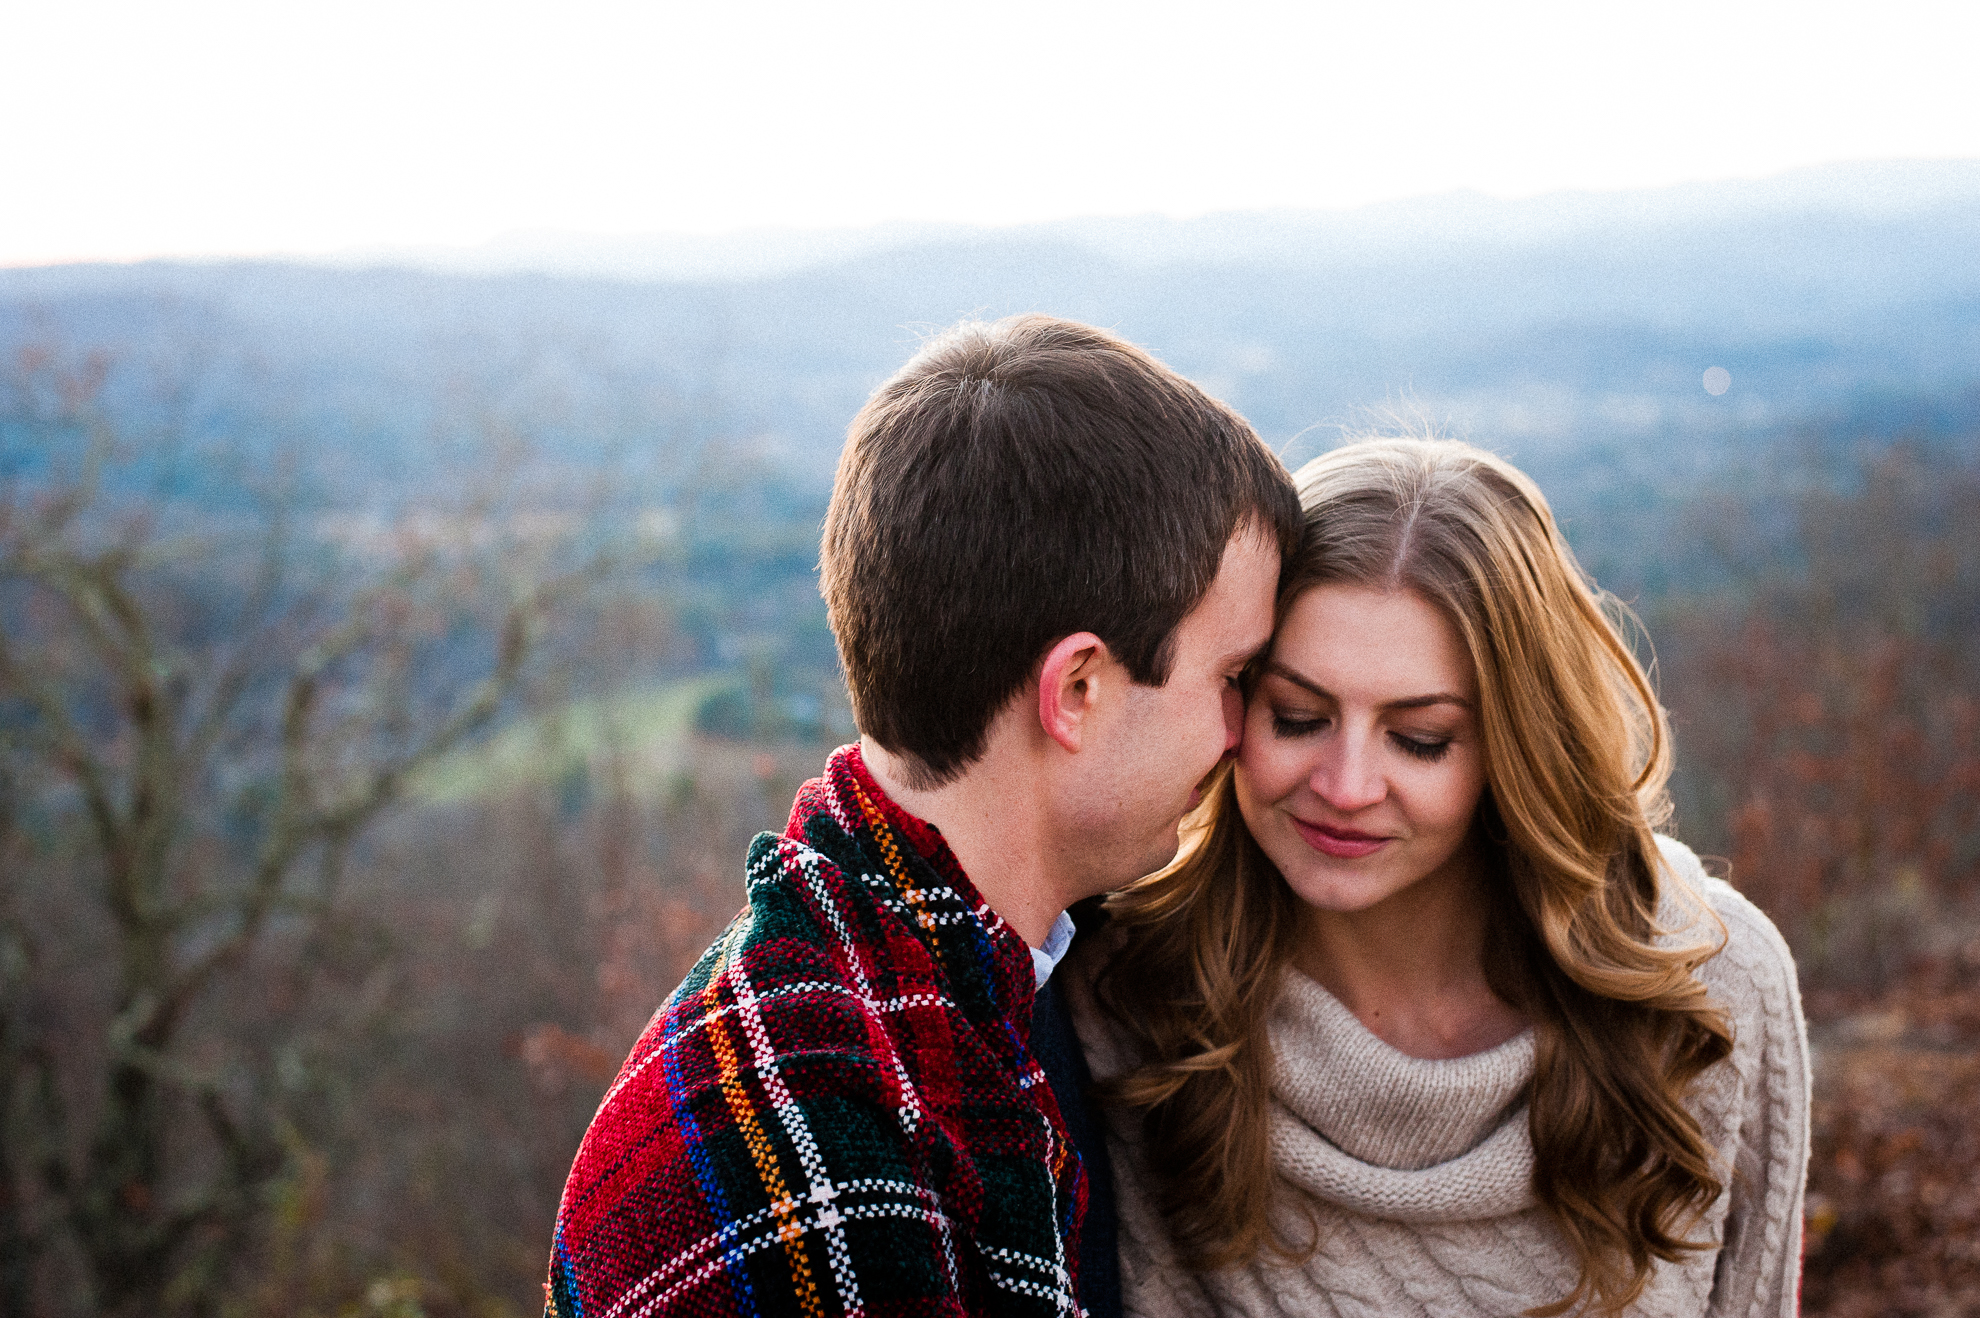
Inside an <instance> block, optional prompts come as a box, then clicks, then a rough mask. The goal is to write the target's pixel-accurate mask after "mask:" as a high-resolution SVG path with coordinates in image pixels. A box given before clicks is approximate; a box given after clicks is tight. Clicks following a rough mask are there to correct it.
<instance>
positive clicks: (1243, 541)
mask: <svg viewBox="0 0 1980 1318" xmlns="http://www.w3.org/2000/svg"><path fill="white" fill-rule="evenodd" d="M1278 587H1279V547H1278V545H1277V544H1276V543H1275V542H1274V541H1272V540H1271V539H1269V538H1268V537H1266V536H1263V535H1258V534H1255V533H1250V532H1249V530H1248V528H1246V527H1241V528H1240V529H1239V531H1238V533H1237V534H1236V535H1234V536H1232V537H1231V541H1230V543H1229V544H1228V545H1226V546H1225V547H1224V556H1223V560H1222V562H1221V563H1220V565H1219V566H1218V569H1217V576H1216V579H1215V580H1213V581H1212V582H1211V583H1210V589H1209V590H1208V591H1206V592H1204V595H1203V598H1202V599H1201V600H1199V601H1198V602H1197V605H1196V607H1195V608H1194V609H1192V610H1191V611H1190V613H1189V615H1188V616H1187V617H1185V618H1184V619H1183V627H1184V629H1185V630H1186V631H1188V632H1190V633H1194V636H1193V639H1196V640H1198V641H1199V642H1200V643H1201V644H1202V645H1204V646H1205V648H1208V649H1211V650H1213V651H1215V652H1217V657H1218V658H1220V659H1246V658H1249V657H1251V655H1253V654H1254V653H1256V651H1257V650H1258V649H1259V648H1260V647H1261V646H1263V645H1264V644H1265V643H1266V642H1267V641H1269V640H1270V639H1271V633H1272V601H1273V597H1274V596H1275V595H1276V594H1277V592H1278Z"/></svg>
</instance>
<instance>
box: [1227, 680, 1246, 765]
mask: <svg viewBox="0 0 1980 1318" xmlns="http://www.w3.org/2000/svg"><path fill="white" fill-rule="evenodd" d="M1243 740H1244V692H1242V691H1239V690H1238V689H1237V688H1236V687H1228V686H1227V687H1225V688H1224V754H1226V755H1229V754H1230V753H1231V752H1232V751H1234V750H1236V749H1237V748H1238V743H1239V742H1241V741H1243Z"/></svg>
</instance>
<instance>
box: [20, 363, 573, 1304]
mask: <svg viewBox="0 0 1980 1318" xmlns="http://www.w3.org/2000/svg"><path fill="white" fill-rule="evenodd" d="M104 378H105V371H104V368H103V366H102V365H101V364H100V363H98V364H86V365H84V366H83V367H81V368H73V369H66V370H65V369H59V368H58V367H57V366H56V365H55V364H54V363H53V361H52V359H50V358H48V357H46V356H45V355H42V356H33V357H24V358H23V359H22V360H20V361H18V362H16V363H15V366H14V369H13V370H12V371H11V372H10V373H9V375H8V377H7V380H6V381H5V385H4V387H5V388H6V389H7V391H8V393H7V397H6V398H5V400H4V410H3V411H0V417H3V418H4V424H6V425H7V426H8V427H9V428H10V429H12V430H13V431H22V430H27V431H32V432H34V434H33V435H31V436H30V438H31V440H32V443H31V444H30V445H29V446H28V448H27V450H26V451H29V452H32V453H35V454H39V455H41V457H42V459H43V461H42V462H41V463H40V465H39V469H36V470H28V471H16V472H14V473H12V474H11V476H10V478H9V479H8V482H7V485H6V487H5V489H4V490H0V993H3V994H4V996H0V1309H4V1310H5V1312H7V1313H10V1314H11V1313H22V1314H26V1313H32V1312H37V1311H55V1310H56V1308H57V1307H58V1303H59V1306H60V1307H67V1308H70V1309H72V1310H77V1311H82V1312H95V1313H102V1314H114V1315H138V1314H143V1315H151V1314H162V1313H202V1312H211V1311H212V1310H214V1309H215V1308H216V1307H217V1304H218V1300H219V1296H220V1295H221V1294H222V1293H223V1290H224V1288H225V1285H226V1272H227V1266H228V1261H229V1259H230V1258H233V1257H236V1256H238V1255H239V1254H240V1252H241V1251H242V1250H244V1249H245V1248H246V1247H247V1246H248V1245H249V1244H250V1242H251V1241H252V1238H253V1237H254V1234H255V1229H256V1222H257V1217H258V1215H259V1213H260V1212H261V1210H262V1209H263V1207H264V1205H265V1201H266V1198H267V1196H268V1194H269V1192H270V1188H271V1187H272V1186H273V1185H275V1184H276V1182H277V1181H278V1179H279V1178H280V1177H281V1176H282V1175H283V1173H284V1168H285V1166H286V1164H287V1162H288V1160H289V1158H288V1154H287V1152H286V1150H287V1149H288V1148H289V1147H290V1146H291V1145H292V1144H293V1140H292V1139H285V1132H286V1126H285V1123H286V1121H287V1117H286V1115H285V1113H284V1111H283V1109H282V1105H281V1103H280V1102H279V1101H278V1099H277V1097H276V1095H277V1094H278V1091H279V1089H280V1086H279V1084H277V1083H276V1078H275V1077H274V1076H272V1075H271V1074H270V1073H269V1070H270V1067H271V1065H272V1063H271V1062H270V1060H269V1058H268V1057H267V1056H266V1055H265V1054H260V1055H258V1054H257V1053H256V1052H255V1050H253V1049H251V1048H247V1047H244V1046H241V1045H240V1044H239V1042H238V1041H237V1040H233V1039H230V1038H229V1037H228V1034H227V1030H226V1028H225V1018H224V1016H225V1014H224V1012H223V1011H221V1010H219V1008H218V1005H217V1004H219V1003H220V1000H221V996H222V995H221V992H220V986H221V985H222V984H223V983H228V982H231V983H233V984H234V986H235V991H237V992H244V993H247V994H249V995H252V994H253V993H254V992H256V991H257V985H258V984H260V983H261V979H262V977H263V976H265V975H266V974H267V973H268V967H265V966H261V965H259V964H258V963H257V961H256V954H257V952H258V950H263V949H266V948H268V947H270V946H271V941H270V940H271V939H274V940H276V941H277V942H279V945H280V947H281V949H282V954H283V955H284V956H286V957H301V958H310V957H320V956H323V955H325V954H326V953H325V951H324V949H325V947H326V946H328V943H327V941H326V939H325V938H324V937H322V936H321V935H322V934H323V932H324V931H325V929H326V928H327V927H328V924H329V922H331V921H332V920H333V919H334V917H335V915H336V912H337V910H338V896H339V887H340V880H341V877H342V874H343V871H344V867H345V865H346V861H347V859H348V857H349V856H350V854H351V851H352V848H353V846H354V845H356V844H357V843H358V842H359V840H360V839H361V837H362V836H363V835H364V833H365V831H366V829H367V827H368V826H370V825H371V824H373V823H374V822H375V821H376V820H377V819H378V817H379V815H380V813H381V812H382V811H384V810H385V809H386V808H387V807H389V806H390V805H391V804H392V803H393V802H394V801H395V800H396V799H397V798H398V797H399V796H400V794H401V793H402V791H403V789H404V788H405V786H406V784H407V782H408V779H409V777H410V776H412V775H414V774H416V773H417V772H418V771H419V770H420V769H421V768H422V767H423V766H426V765H428V764H430V763H432V762H433V761H434V760H435V759H436V758H437V757H439V756H442V755H444V754H445V753H446V752H448V751H449V750H450V749H452V748H454V747H456V746H458V745H460V744H461V743H462V742H463V741H464V740H466V739H468V738H470V737H472V736H473V735H474V734H475V733H476V732H477V731H478V730H479V729H481V728H483V727H484V726H486V725H487V724H488V723H489V722H490V721H491V720H492V719H493V718H495V716H496V715H497V714H498V712H499V711H501V710H502V708H503V707H504V703H505V701H507V700H508V699H509V698H510V696H511V694H512V693H513V692H514V690H515V688H516V686H517V683H518V681H519V680H520V679H521V677H522V676H523V674H524V672H525V669H526V666H527V665H528V664H529V663H530V661H531V658H532V655H533V654H534V653H535V652H536V651H537V650H538V649H539V641H540V639H541V636H542V632H543V628H544V626H545V624H546V621H547V620H548V619H549V618H550V616H551V614H552V612H553V610H554V609H555V608H556V607H557V606H558V605H559V604H560V603H562V602H563V601H564V600H565V599H567V598H568V597H569V595H570V594H571V593H572V592H573V591H574V590H575V589H576V588H577V587H579V586H580V585H581V584H582V583H583V582H585V581H588V580H590V579H592V578H593V577H595V575H596V573H597V572H598V570H599V567H600V563H601V561H602V560H600V559H598V558H593V559H592V560H590V561H589V563H588V564H586V565H583V566H579V567H571V566H570V565H569V564H568V563H561V564H560V561H559V559H558V558H557V557H556V555H555V554H553V553H551V552H550V551H548V550H546V549H545V548H544V541H545V540H546V539H549V540H556V539H558V537H556V536H547V535H546V534H544V533H542V526H541V519H539V522H538V525H537V532H538V534H537V535H536V538H535V540H534V541H533V542H531V543H528V544H525V543H523V542H520V541H518V540H516V539H515V538H514V537H510V536H505V535H504V534H502V532H501V528H500V525H499V523H498V520H497V519H496V518H495V517H494V516H493V514H492V512H491V511H490V510H489V509H487V508H475V507H472V506H468V507H460V508H454V509H452V510H449V511H447V512H445V513H444V514H443V513H440V512H436V511H434V510H431V509H427V510H422V511H421V512H419V513H418V514H416V515H412V514H409V515H407V516H404V517H400V518H398V519H396V520H393V521H389V522H387V521H367V520H365V519H361V518H359V519H351V518H346V519H342V520H338V519H335V518H329V517H321V516H319V517H315V518H305V517H302V516H301V515H300V514H299V512H298V509H297V507H296V506H295V504H294V502H293V501H292V500H290V499H288V498H287V497H285V492H284V491H283V489H282V488H281V486H280V483H279V481H275V482H272V483H270V484H267V485H264V486H263V488H262V489H261V490H260V491H259V492H258V493H257V495H256V497H254V498H252V499H246V500H243V501H242V504H241V507H240V508H238V509H234V510H229V511H227V512H225V513H224V514H221V515H217V516H216V515H215V514H213V513H212V512H211V511H210V510H205V509H187V508H184V507H181V506H177V505H175V504H174V503H173V502H172V501H171V500H169V499H164V498H160V497H158V496H157V495H156V494H155V493H152V492H148V491H142V490H138V489H135V488H134V487H133V485H132V484H130V483H128V481H126V480H125V479H124V477H125V475H126V473H127V469H128V467H129V463H128V461H127V460H128V459H130V458H131V457H132V450H131V449H130V447H129V446H128V445H126V444H124V443H122V442H120V438H119V437H118V436H117V435H114V434H112V433H110V431H109V429H108V427H106V425H105V424H104V423H103V421H102V420H101V413H100V412H99V411H98V410H97V408H96V406H95V401H96V398H97V394H98V392H99V390H100V389H101V386H102V384H103V380H104ZM64 453H67V454H71V455H77V456H75V457H74V458H73V459H72V460H71V461H70V462H69V465H67V466H66V467H62V466H61V465H60V463H59V460H58V455H61V454H64ZM566 548H568V545H566ZM29 816H33V818H32V819H30V818H29ZM78 958H83V959H86V960H87V962H88V968H89V971H90V975H89V978H90V979H91V981H92V982H96V983H101V984H103V985H105V986H107V989H108V991H107V994H106V995H103V996H102V998H101V1001H100V1003H99V1005H98V1009H97V1010H94V1011H87V1010H79V1009H77V1008H75V1006H74V1001H75V995H67V996H64V995H62V994H58V993H55V992H53V991H52V990H51V989H50V988H49V985H50V984H51V983H52V982H53V981H54V979H56V978H59V977H60V975H61V974H62V973H63V965H64V964H67V965H69V966H70V967H71V968H73V966H74V965H75V963H76V962H77V960H78ZM79 1027H80V1028H79ZM77 1283H79V1285H78V1284H77ZM57 1292H60V1293H61V1294H63V1295H65V1296H77V1297H79V1298H76V1299H68V1300H63V1301H60V1302H58V1301H57V1300H56V1299H54V1298H53V1297H54V1296H55V1295H56V1294H57Z"/></svg>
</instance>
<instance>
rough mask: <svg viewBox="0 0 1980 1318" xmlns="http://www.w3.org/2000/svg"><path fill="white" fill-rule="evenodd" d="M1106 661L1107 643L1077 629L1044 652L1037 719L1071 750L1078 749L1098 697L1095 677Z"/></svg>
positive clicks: (1040, 670)
mask: <svg viewBox="0 0 1980 1318" xmlns="http://www.w3.org/2000/svg"><path fill="white" fill-rule="evenodd" d="M1106 662H1107V643H1106V642H1105V641H1103V640H1101V639H1100V638H1099V637H1098V636H1095V635H1094V634H1093V633H1092V632H1074V633H1073V634H1072V635H1071V636H1068V637H1066V638H1065V639H1064V640H1062V641H1060V642H1059V643H1058V644H1057V645H1054V646H1053V647H1052V648H1051V649H1049V650H1047V651H1046V652H1045V660H1044V662H1043V663H1042V664H1040V665H1039V667H1038V723H1039V726H1040V727H1042V728H1044V729H1045V735H1046V736H1048V737H1050V738H1051V739H1052V740H1053V741H1056V742H1058V743H1059V745H1061V746H1063V747H1065V748H1066V749H1067V750H1068V751H1072V752H1075V753H1077V752H1078V750H1079V747H1080V742H1081V739H1082V738H1083V737H1084V736H1085V733H1086V728H1087V716H1088V715H1089V714H1090V713H1091V712H1092V709H1093V704H1094V701H1095V700H1096V699H1098V697H1099V691H1098V689H1097V688H1096V687H1095V685H1094V678H1095V677H1096V676H1097V675H1098V674H1099V672H1100V669H1101V667H1102V666H1103V665H1104V664H1105V663H1106Z"/></svg>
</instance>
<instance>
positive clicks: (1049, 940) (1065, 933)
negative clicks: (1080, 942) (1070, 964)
mask: <svg viewBox="0 0 1980 1318" xmlns="http://www.w3.org/2000/svg"><path fill="white" fill-rule="evenodd" d="M1075 932H1077V931H1076V930H1075V929H1074V927H1073V922H1072V917H1071V916H1070V915H1067V914H1066V913H1065V912H1064V911H1060V912H1059V918H1058V919H1056V920H1054V921H1052V927H1051V929H1050V930H1049V931H1047V932H1046V934H1045V946H1043V947H1032V948H1028V949H1027V950H1028V951H1029V952H1030V953H1031V968H1032V969H1033V970H1034V971H1036V972H1037V973H1038V987H1039V988H1044V987H1045V981H1046V980H1048V979H1050V978H1052V972H1053V971H1054V970H1057V969H1058V968H1059V963H1060V962H1061V961H1063V960H1065V959H1066V952H1067V950H1068V949H1070V948H1071V947H1072V940H1073V934H1074V933H1075Z"/></svg>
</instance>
